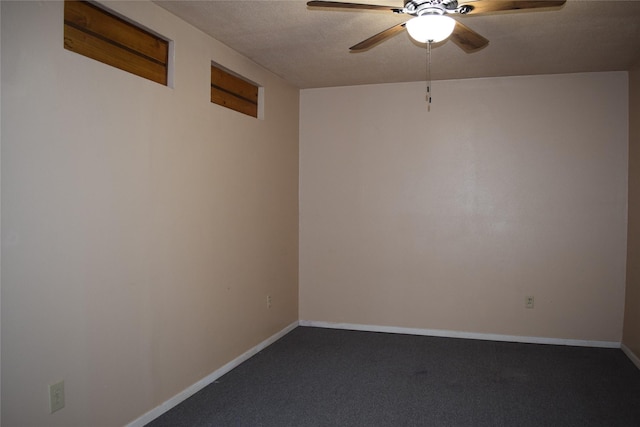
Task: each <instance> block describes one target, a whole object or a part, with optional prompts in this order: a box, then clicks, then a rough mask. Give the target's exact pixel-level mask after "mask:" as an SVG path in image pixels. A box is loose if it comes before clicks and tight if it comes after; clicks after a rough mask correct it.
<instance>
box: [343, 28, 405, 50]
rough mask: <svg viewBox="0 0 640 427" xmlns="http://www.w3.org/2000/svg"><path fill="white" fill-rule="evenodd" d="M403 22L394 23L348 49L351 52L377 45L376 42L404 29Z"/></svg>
mask: <svg viewBox="0 0 640 427" xmlns="http://www.w3.org/2000/svg"><path fill="white" fill-rule="evenodd" d="M405 24H406V23H405V22H403V23H401V24H398V25H394V26H393V27H391V28H387V29H386V30H384V31H381V32H379V33H378V34H376V35H375V36H371V37H369V38H368V39H366V40H364V41H361V42H360V43H358V44H356V45H353V46H351V47H350V48H349V50H351V51H353V52H360V51H363V50H367V49H369V48H370V47H373V46H375V45H377V44H378V43H380V42H381V41H384V40H386V39H388V38H389V37H391V36H394V35H396V34H398V33H399V32H401V31H402V30H404V26H405Z"/></svg>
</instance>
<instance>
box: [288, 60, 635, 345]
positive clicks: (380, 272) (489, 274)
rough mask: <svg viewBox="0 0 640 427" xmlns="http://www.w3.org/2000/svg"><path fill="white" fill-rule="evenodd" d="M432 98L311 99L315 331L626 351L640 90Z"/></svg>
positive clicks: (583, 87) (369, 91)
mask: <svg viewBox="0 0 640 427" xmlns="http://www.w3.org/2000/svg"><path fill="white" fill-rule="evenodd" d="M424 89H425V88H424V83H404V84H388V85H375V86H357V87H344V88H328V89H310V90H303V91H302V92H301V113H300V115H301V125H300V132H301V133H300V138H301V139H300V171H301V172H300V194H301V197H300V212H301V214H300V318H301V320H306V321H325V322H340V323H354V324H365V325H375V326H396V327H410V328H424V329H442V330H449V331H459V332H461V331H464V332H475V333H493V334H505V335H519V336H536V337H547V338H560V339H577V340H595V341H609V342H620V340H621V333H622V318H623V305H624V287H625V251H626V208H627V144H628V121H627V118H628V112H627V111H628V107H627V104H628V103H627V95H628V92H627V91H628V82H627V73H624V72H613V73H593V74H573V75H552V76H537V77H515V78H494V79H477V80H464V81H443V82H440V81H439V82H435V84H434V92H433V100H434V101H433V102H434V104H433V107H432V111H431V112H430V113H428V112H427V111H426V105H425V101H424ZM527 295H533V296H534V297H535V308H534V309H525V307H524V301H525V296H527Z"/></svg>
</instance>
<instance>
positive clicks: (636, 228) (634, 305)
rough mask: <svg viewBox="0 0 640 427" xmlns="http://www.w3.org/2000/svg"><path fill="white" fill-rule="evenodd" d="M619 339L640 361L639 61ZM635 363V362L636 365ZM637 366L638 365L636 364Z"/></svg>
mask: <svg viewBox="0 0 640 427" xmlns="http://www.w3.org/2000/svg"><path fill="white" fill-rule="evenodd" d="M627 239H628V240H627V288H626V298H625V312H624V334H623V339H622V342H623V344H624V345H625V346H626V347H627V349H629V350H630V351H631V352H632V353H633V354H634V355H635V357H636V361H638V360H640V263H639V262H638V261H639V260H640V62H638V63H637V64H635V66H634V67H632V68H631V70H630V71H629V227H628V236H627ZM637 363H638V362H636V364H637ZM638 367H639V368H640V365H639V366H638Z"/></svg>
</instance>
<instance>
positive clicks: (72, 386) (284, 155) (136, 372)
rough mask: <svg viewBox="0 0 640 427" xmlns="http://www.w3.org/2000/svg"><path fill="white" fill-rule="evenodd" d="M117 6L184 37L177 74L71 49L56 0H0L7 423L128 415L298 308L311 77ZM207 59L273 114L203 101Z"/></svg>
mask: <svg viewBox="0 0 640 427" xmlns="http://www.w3.org/2000/svg"><path fill="white" fill-rule="evenodd" d="M108 5H109V6H111V7H112V8H114V9H115V10H116V11H118V12H119V13H122V14H123V15H125V16H127V17H129V18H130V19H133V20H135V21H137V22H139V23H141V24H143V25H144V26H147V27H149V28H151V29H153V30H155V31H157V32H159V33H160V34H162V35H164V36H166V37H168V38H169V39H171V40H173V41H174V42H175V84H174V88H167V87H164V86H162V85H159V84H156V83H153V82H150V81H147V80H145V79H142V78H139V77H137V76H134V75H131V74H128V73H126V72H123V71H120V70H117V69H115V68H112V67H109V66H106V65H104V64H101V63H99V62H96V61H93V60H91V59H88V58H85V57H83V56H80V55H77V54H75V53H72V52H69V51H66V50H64V48H63V4H62V2H50V1H44V2H31V1H28V2H24V1H22V2H8V1H2V2H1V7H2V13H1V16H2V26H1V29H2V75H1V77H2V125H3V126H2V243H3V246H2V312H1V314H2V390H3V393H2V410H3V411H2V423H3V424H4V425H6V426H26V425H30V426H35V425H48V426H55V425H60V426H62V425H64V426H71V425H74V426H100V425H105V426H114V425H123V424H125V423H127V422H129V421H131V420H133V419H135V418H137V417H139V416H141V415H142V414H143V413H145V412H146V411H148V410H150V409H152V408H154V407H155V406H157V405H159V404H160V403H161V402H163V401H165V400H166V399H168V398H170V397H172V396H174V395H175V394H176V393H178V392H180V391H181V390H183V389H184V388H186V387H188V386H190V385H192V384H193V383H195V382H196V381H198V380H199V379H201V378H203V377H205V376H207V375H208V374H210V373H211V372H213V371H215V370H216V369H218V368H219V367H221V366H222V365H224V364H225V363H227V362H228V361H230V360H232V359H233V358H235V357H237V356H238V355H240V354H241V353H243V352H244V351H246V350H248V349H249V348H251V347H253V346H255V345H256V344H258V343H260V342H261V341H262V340H264V339H265V338H267V337H269V336H271V335H272V334H274V333H276V332H278V331H280V330H281V329H282V328H284V327H285V326H287V325H289V324H291V322H294V321H296V320H297V318H298V306H297V300H298V293H297V256H298V255H297V254H298V248H297V242H298V234H297V227H298V224H297V217H298V205H297V202H298V200H297V197H298V124H299V121H298V111H299V104H298V98H299V91H298V90H297V89H296V88H294V87H292V86H290V85H288V84H286V83H285V82H283V81H282V80H280V79H279V78H278V77H276V76H274V75H273V74H270V73H269V72H267V71H265V70H264V69H262V68H260V67H258V66H256V65H255V64H254V63H252V62H251V61H249V60H248V59H246V58H243V57H241V56H240V55H238V54H236V53H234V52H233V51H231V50H229V49H228V48H227V47H225V46H223V45H222V44H220V43H218V42H216V41H214V40H212V39H211V38H209V37H208V36H205V35H204V34H203V33H201V32H199V31H197V30H195V29H194V28H192V27H190V26H188V25H186V24H185V23H184V22H182V21H180V20H178V19H177V18H176V17H174V16H172V15H170V14H169V13H167V12H166V11H165V10H163V9H161V8H159V7H157V6H156V5H154V4H152V3H150V2H114V3H108ZM212 60H214V61H216V62H217V63H219V64H222V65H224V66H225V67H227V68H230V69H232V70H234V71H236V72H238V73H240V74H242V75H244V76H245V77H247V78H248V79H250V80H252V81H255V82H258V83H259V84H260V85H262V86H264V88H265V114H264V117H265V119H264V120H256V119H253V118H251V117H248V116H245V115H242V114H239V113H236V112H234V111H231V110H227V109H224V108H222V107H220V106H217V105H214V104H211V103H210V101H209V85H210V77H209V76H210V71H209V70H210V68H209V66H210V63H211V61H212ZM267 295H272V298H273V307H272V308H271V309H268V308H267V305H266V297H267ZM59 380H64V381H65V391H66V407H65V408H64V409H63V410H61V411H59V412H57V413H55V414H53V415H50V414H49V413H48V412H49V411H48V388H47V387H48V384H51V383H54V382H57V381H59Z"/></svg>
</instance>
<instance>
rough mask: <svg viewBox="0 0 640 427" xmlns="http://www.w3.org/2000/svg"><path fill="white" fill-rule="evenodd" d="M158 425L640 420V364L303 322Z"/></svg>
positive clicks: (598, 354)
mask: <svg viewBox="0 0 640 427" xmlns="http://www.w3.org/2000/svg"><path fill="white" fill-rule="evenodd" d="M148 426H150V427H160V426H172V427H176V426H274V427H275V426H277V427H282V426H394V427H395V426H509V427H511V426H580V427H585V426H607V427H609V426H640V370H638V369H637V368H636V367H635V366H634V365H633V363H631V361H630V360H629V359H628V358H627V357H626V356H625V355H624V353H623V352H622V351H621V350H619V349H601V348H583V347H566V346H552V345H537V344H516V343H504V342H493V341H477V340H464V339H454V338H436V337H422V336H411V335H399V334H384V333H374V332H357V331H343V330H332V329H320V328H308V327H298V328H296V329H294V330H293V331H292V332H290V333H289V334H288V335H286V336H285V337H283V338H282V339H280V340H279V341H277V342H276V343H274V344H273V345H271V346H270V347H268V348H266V349H265V350H263V351H262V352H260V353H258V354H257V355H255V356H254V357H252V358H251V359H249V360H247V361H246V362H245V363H243V364H242V365H240V366H239V367H237V368H236V369H234V370H232V371H231V372H229V373H228V374H226V375H224V376H223V377H221V378H220V379H219V380H217V381H216V382H214V383H213V384H211V385H209V386H208V387H206V388H204V389H203V390H202V391H200V392H199V393H196V394H195V395H193V396H192V397H191V398H189V399H187V400H186V401H184V402H183V403H182V404H180V405H178V406H176V407H175V408H173V409H172V410H170V411H168V412H167V413H165V414H164V415H162V416H160V417H159V418H157V419H156V420H154V421H153V422H151V423H150V424H148Z"/></svg>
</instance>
